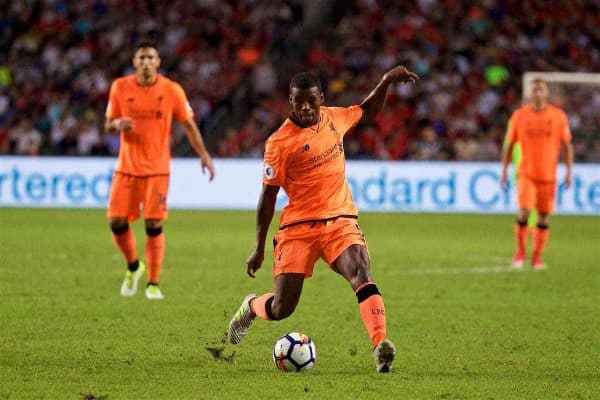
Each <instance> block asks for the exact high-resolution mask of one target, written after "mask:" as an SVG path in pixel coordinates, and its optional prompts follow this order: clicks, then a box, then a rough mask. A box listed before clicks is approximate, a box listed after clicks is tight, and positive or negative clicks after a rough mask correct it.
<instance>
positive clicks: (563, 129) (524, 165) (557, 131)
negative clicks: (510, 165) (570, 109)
mask: <svg viewBox="0 0 600 400" xmlns="http://www.w3.org/2000/svg"><path fill="white" fill-rule="evenodd" d="M507 140H509V141H510V142H513V143H514V142H519V143H520V145H521V154H522V155H521V162H520V164H519V167H518V170H517V174H518V175H522V176H526V177H528V178H529V179H531V180H533V181H536V182H549V183H551V182H555V181H556V166H557V164H558V156H559V153H560V144H561V142H569V141H571V131H570V129H569V121H568V119H567V114H565V112H564V111H563V110H562V109H560V108H558V107H556V106H553V105H551V104H549V105H547V106H546V107H544V109H542V110H540V111H536V110H534V109H533V107H531V106H530V105H526V106H523V107H521V108H519V109H518V110H516V111H515V112H514V113H513V114H512V116H511V117H510V123H509V128H508V136H507Z"/></svg>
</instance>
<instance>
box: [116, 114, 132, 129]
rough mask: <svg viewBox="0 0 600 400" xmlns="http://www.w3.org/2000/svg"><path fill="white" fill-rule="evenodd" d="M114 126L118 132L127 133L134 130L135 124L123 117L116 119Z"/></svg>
mask: <svg viewBox="0 0 600 400" xmlns="http://www.w3.org/2000/svg"><path fill="white" fill-rule="evenodd" d="M114 125H115V127H116V128H117V130H119V131H124V132H128V131H130V130H132V129H133V128H134V126H135V123H134V122H133V119H131V118H129V117H123V118H117V119H116V120H115V121H114Z"/></svg>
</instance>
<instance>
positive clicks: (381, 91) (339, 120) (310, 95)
mask: <svg viewBox="0 0 600 400" xmlns="http://www.w3.org/2000/svg"><path fill="white" fill-rule="evenodd" d="M417 79H418V76H417V75H416V74H414V73H412V72H410V71H409V70H407V69H406V68H405V67H402V66H399V67H396V68H393V69H392V70H390V71H388V72H387V73H386V74H385V75H384V76H383V78H382V79H381V81H380V82H379V84H378V85H377V86H376V87H375V89H373V91H372V92H371V93H370V94H369V95H368V96H367V98H366V99H365V100H364V101H363V102H362V104H360V105H354V106H351V107H348V108H341V107H325V106H322V103H323V91H322V88H321V82H320V81H319V78H318V77H316V76H315V75H312V74H310V73H302V74H298V75H296V76H294V77H293V78H292V80H291V82H290V97H289V98H290V106H291V112H290V114H289V117H288V118H287V119H286V120H285V122H284V123H283V124H282V125H281V127H280V128H279V129H278V130H277V131H276V132H275V133H273V134H272V135H271V136H270V137H269V139H268V140H267V143H266V148H265V155H264V168H263V189H262V193H261V196H260V200H259V202H258V210H257V233H256V248H255V249H254V251H253V252H252V254H251V255H250V257H249V258H248V260H246V264H247V273H248V275H249V276H250V277H252V278H254V276H255V272H256V271H257V270H258V269H259V268H260V267H261V264H262V262H263V260H264V258H265V242H266V237H267V231H268V229H269V225H270V223H271V220H272V218H273V213H274V211H275V201H276V198H277V193H278V192H279V188H280V187H283V189H284V190H285V192H286V193H287V195H288V197H289V204H288V205H287V206H286V207H285V208H284V210H283V213H282V216H281V221H280V224H279V231H278V232H277V234H276V235H275V238H274V240H273V243H274V245H275V254H274V256H275V264H274V266H273V275H274V277H275V279H274V280H275V282H274V283H275V289H274V293H266V294H263V295H261V296H256V295H254V294H251V295H248V296H246V298H245V299H244V300H243V302H242V305H241V307H240V308H239V310H238V311H237V312H236V313H235V315H234V316H233V319H232V320H231V322H230V324H229V331H228V337H229V341H230V342H231V343H233V344H237V343H239V342H240V341H241V340H242V338H243V337H244V336H245V335H246V333H247V331H248V328H249V327H250V324H251V323H252V320H253V319H254V318H255V317H257V316H258V317H259V318H261V319H264V320H267V321H277V320H281V319H284V318H286V317H289V316H290V315H291V314H292V313H293V312H294V309H295V308H296V305H297V304H298V301H299V299H300V293H301V292H302V285H303V283H304V279H306V278H308V277H310V276H312V273H313V268H314V265H315V262H317V260H318V259H319V258H322V259H323V260H325V262H327V263H328V264H329V266H330V267H331V269H332V270H333V271H335V272H337V273H338V274H340V275H342V276H343V277H344V278H346V280H347V281H348V282H349V283H350V286H351V287H352V290H354V293H355V294H356V297H357V299H358V303H359V307H360V314H361V317H362V320H363V322H364V324H365V326H366V328H367V331H368V333H369V336H370V338H371V343H372V345H373V347H374V350H373V357H374V358H375V364H376V368H377V371H378V372H389V371H390V370H391V365H392V361H393V359H394V354H395V352H396V349H395V347H394V345H393V344H392V342H391V341H390V340H389V339H388V338H387V331H386V320H385V307H384V304H383V298H382V297H381V294H380V293H379V290H378V289H377V286H376V285H375V282H374V281H373V278H372V277H371V272H370V259H369V252H368V250H367V244H366V242H365V237H364V235H363V233H362V231H361V230H360V228H359V226H358V223H357V218H358V212H357V210H356V208H355V206H354V202H353V201H352V194H351V193H350V188H349V187H348V183H347V181H346V169H345V167H346V164H345V157H344V146H343V139H344V135H345V134H346V133H347V132H348V131H349V130H350V129H352V127H354V126H355V125H356V124H357V123H358V122H359V121H361V120H372V119H373V118H374V117H375V116H376V114H377V113H378V112H379V111H381V109H382V108H383V105H384V104H385V101H386V97H387V90H388V87H389V86H390V85H391V84H392V83H396V82H401V83H407V82H413V83H414V82H416V80H417Z"/></svg>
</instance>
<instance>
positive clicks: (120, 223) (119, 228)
mask: <svg viewBox="0 0 600 400" xmlns="http://www.w3.org/2000/svg"><path fill="white" fill-rule="evenodd" d="M109 225H110V230H111V231H112V232H113V233H114V234H115V235H120V234H122V233H125V232H127V230H128V229H129V223H127V219H122V218H111V219H110V221H109Z"/></svg>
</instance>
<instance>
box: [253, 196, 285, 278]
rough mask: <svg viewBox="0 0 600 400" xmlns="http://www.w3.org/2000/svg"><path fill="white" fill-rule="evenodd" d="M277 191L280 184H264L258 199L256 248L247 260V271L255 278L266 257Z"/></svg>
mask: <svg viewBox="0 0 600 400" xmlns="http://www.w3.org/2000/svg"><path fill="white" fill-rule="evenodd" d="M277 193H279V186H272V185H265V184H263V188H262V192H261V194H260V199H259V200H258V209H257V210H256V248H255V249H254V251H253V252H252V254H250V257H248V259H247V260H246V265H247V266H248V268H247V271H246V272H247V273H248V275H249V276H250V277H251V278H254V276H255V275H254V274H255V272H256V271H257V270H258V269H259V268H260V267H261V265H262V262H263V260H264V259H265V242H266V241H267V233H268V232H269V225H271V221H272V220H273V214H274V213H275V202H276V201H277Z"/></svg>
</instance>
